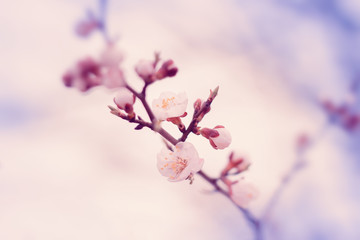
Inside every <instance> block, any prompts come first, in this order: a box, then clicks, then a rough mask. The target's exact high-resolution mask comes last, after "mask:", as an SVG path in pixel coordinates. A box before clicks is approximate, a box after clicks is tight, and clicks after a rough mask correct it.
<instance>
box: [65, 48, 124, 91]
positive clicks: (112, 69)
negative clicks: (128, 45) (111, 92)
mask: <svg viewBox="0 0 360 240" xmlns="http://www.w3.org/2000/svg"><path fill="white" fill-rule="evenodd" d="M122 61H123V53H122V52H121V51H119V50H118V49H116V47H115V45H114V44H108V46H107V47H106V48H105V50H104V51H103V52H102V53H101V54H100V56H99V57H98V58H93V57H85V58H83V59H81V60H79V61H78V62H77V63H76V64H75V65H74V66H73V67H71V68H70V69H69V70H67V71H66V72H65V73H64V75H63V77H62V80H63V83H64V84H65V86H67V87H75V88H77V89H78V90H79V91H82V92H86V91H88V90H90V89H91V88H93V87H96V86H100V85H103V86H105V87H107V88H110V89H112V88H120V87H123V86H125V85H126V81H125V77H124V73H123V70H122V68H121V67H120V64H121V62H122Z"/></svg>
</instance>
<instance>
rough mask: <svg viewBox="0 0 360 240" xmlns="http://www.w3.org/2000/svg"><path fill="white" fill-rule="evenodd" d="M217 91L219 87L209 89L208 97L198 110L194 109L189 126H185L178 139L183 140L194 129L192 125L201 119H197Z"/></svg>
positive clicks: (205, 109)
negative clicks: (212, 89)
mask: <svg viewBox="0 0 360 240" xmlns="http://www.w3.org/2000/svg"><path fill="white" fill-rule="evenodd" d="M218 91H219V87H216V88H215V89H214V91H211V93H210V96H209V98H208V99H207V100H206V101H205V102H204V103H203V104H202V106H201V108H200V110H198V111H196V110H195V111H194V115H193V118H192V120H191V122H190V124H189V126H188V127H187V129H186V130H185V132H184V133H183V135H182V136H181V138H180V139H179V141H181V142H185V140H186V138H187V137H188V136H189V134H190V133H191V132H192V131H193V130H194V127H196V125H197V124H198V123H199V122H200V121H201V119H199V117H200V116H201V114H205V112H206V111H208V110H209V109H210V105H211V103H212V101H213V100H214V99H215V97H216V95H217V93H218Z"/></svg>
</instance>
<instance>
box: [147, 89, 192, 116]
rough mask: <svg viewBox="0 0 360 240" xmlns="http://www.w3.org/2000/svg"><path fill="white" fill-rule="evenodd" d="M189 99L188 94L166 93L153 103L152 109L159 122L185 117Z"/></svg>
mask: <svg viewBox="0 0 360 240" xmlns="http://www.w3.org/2000/svg"><path fill="white" fill-rule="evenodd" d="M187 103H188V99H187V96H186V93H179V94H175V93H173V92H164V93H162V94H161V95H160V97H159V98H157V99H154V101H153V102H152V109H153V111H154V114H155V116H156V118H157V119H158V120H166V119H168V118H173V117H180V116H183V115H184V113H185V111H186V107H187Z"/></svg>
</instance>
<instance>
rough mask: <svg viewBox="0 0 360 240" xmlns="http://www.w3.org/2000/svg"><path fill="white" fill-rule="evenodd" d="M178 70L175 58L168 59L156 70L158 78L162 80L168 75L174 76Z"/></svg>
mask: <svg viewBox="0 0 360 240" xmlns="http://www.w3.org/2000/svg"><path fill="white" fill-rule="evenodd" d="M177 72H178V68H177V67H176V66H175V64H174V61H173V60H171V59H170V60H167V61H166V62H164V63H163V65H162V66H161V68H160V69H159V70H158V71H157V72H156V79H158V80H161V79H163V78H166V77H174V76H175V75H176V73H177Z"/></svg>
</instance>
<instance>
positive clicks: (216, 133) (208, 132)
mask: <svg viewBox="0 0 360 240" xmlns="http://www.w3.org/2000/svg"><path fill="white" fill-rule="evenodd" d="M201 135H203V136H204V137H206V138H207V139H209V141H210V144H211V146H212V147H213V148H215V149H224V148H227V147H228V146H229V145H230V143H231V135H230V133H229V131H228V130H226V129H225V128H224V127H223V126H216V127H215V128H213V129H210V128H203V129H201Z"/></svg>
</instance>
